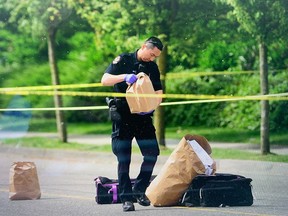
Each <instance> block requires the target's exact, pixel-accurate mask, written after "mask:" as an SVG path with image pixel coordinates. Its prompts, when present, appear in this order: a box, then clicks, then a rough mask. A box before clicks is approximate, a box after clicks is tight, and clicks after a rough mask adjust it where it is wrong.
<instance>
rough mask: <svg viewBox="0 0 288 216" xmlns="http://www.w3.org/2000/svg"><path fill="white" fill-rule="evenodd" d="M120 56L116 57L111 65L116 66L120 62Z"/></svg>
mask: <svg viewBox="0 0 288 216" xmlns="http://www.w3.org/2000/svg"><path fill="white" fill-rule="evenodd" d="M120 59H121V58H120V56H117V57H116V58H115V59H114V60H113V64H117V63H118V62H119V61H120Z"/></svg>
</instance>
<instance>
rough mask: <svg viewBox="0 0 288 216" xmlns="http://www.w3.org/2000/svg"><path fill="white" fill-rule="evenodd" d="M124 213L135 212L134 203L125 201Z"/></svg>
mask: <svg viewBox="0 0 288 216" xmlns="http://www.w3.org/2000/svg"><path fill="white" fill-rule="evenodd" d="M122 207H123V211H124V212H127V211H135V207H134V204H133V202H130V201H125V202H124V203H123V206H122Z"/></svg>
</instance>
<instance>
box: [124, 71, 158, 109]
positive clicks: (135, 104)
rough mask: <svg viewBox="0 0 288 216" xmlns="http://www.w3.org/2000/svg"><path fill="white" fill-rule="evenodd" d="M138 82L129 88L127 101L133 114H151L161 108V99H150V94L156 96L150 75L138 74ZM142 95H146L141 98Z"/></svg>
mask: <svg viewBox="0 0 288 216" xmlns="http://www.w3.org/2000/svg"><path fill="white" fill-rule="evenodd" d="M137 77H138V79H137V81H136V82H135V83H133V84H132V85H130V86H128V88H127V90H126V100H127V103H128V105H129V108H130V112H131V113H140V112H150V111H152V110H155V109H156V108H157V107H158V106H159V98H157V97H149V96H148V94H151V95H153V94H156V93H155V91H154V88H153V85H152V83H151V80H150V78H149V76H148V75H146V74H145V73H143V72H140V73H139V74H137ZM141 94H144V95H146V94H147V97H145V96H141Z"/></svg>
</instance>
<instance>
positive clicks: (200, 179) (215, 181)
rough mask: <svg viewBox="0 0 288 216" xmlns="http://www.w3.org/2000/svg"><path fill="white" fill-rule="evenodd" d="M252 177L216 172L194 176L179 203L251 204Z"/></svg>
mask: <svg viewBox="0 0 288 216" xmlns="http://www.w3.org/2000/svg"><path fill="white" fill-rule="evenodd" d="M251 182H252V179H251V178H246V177H244V176H241V175H235V174H225V173H216V174H215V175H213V176H207V175H198V176H196V177H195V178H194V179H193V181H192V183H191V185H190V186H189V188H188V190H187V191H186V192H185V193H184V195H183V196H182V199H181V201H180V203H179V204H180V205H182V206H183V205H184V206H190V207H192V206H202V207H224V206H251V205H252V204H253V194H252V185H251Z"/></svg>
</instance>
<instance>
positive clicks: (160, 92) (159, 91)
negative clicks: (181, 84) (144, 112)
mask: <svg viewBox="0 0 288 216" xmlns="http://www.w3.org/2000/svg"><path fill="white" fill-rule="evenodd" d="M155 93H156V94H158V95H159V96H160V95H162V94H163V90H158V91H155ZM157 98H158V97H157ZM158 99H159V101H158V103H159V105H160V103H161V102H162V97H159V98H158Z"/></svg>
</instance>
